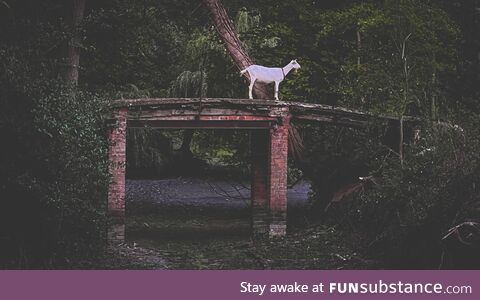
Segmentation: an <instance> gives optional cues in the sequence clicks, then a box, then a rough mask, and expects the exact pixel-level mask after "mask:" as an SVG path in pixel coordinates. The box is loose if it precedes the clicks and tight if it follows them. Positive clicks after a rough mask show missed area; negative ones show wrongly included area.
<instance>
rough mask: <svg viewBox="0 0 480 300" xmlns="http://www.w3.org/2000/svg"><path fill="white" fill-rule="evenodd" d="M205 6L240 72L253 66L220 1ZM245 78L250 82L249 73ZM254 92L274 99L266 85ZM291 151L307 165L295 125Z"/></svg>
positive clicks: (209, 0)
mask: <svg viewBox="0 0 480 300" xmlns="http://www.w3.org/2000/svg"><path fill="white" fill-rule="evenodd" d="M202 2H203V4H204V5H205V6H206V7H207V9H208V11H209V12H210V15H211V17H212V20H213V23H214V24H215V28H216V30H217V32H218V35H219V36H220V38H221V39H222V41H223V44H224V45H225V48H226V49H227V52H228V53H229V54H230V57H231V58H232V60H233V62H234V63H235V65H236V66H237V68H238V70H243V69H245V68H247V67H248V66H250V65H252V64H253V60H252V59H251V58H250V56H249V55H248V53H247V51H246V50H245V48H244V47H243V45H242V42H241V41H240V39H239V37H238V34H237V31H236V30H235V27H234V26H233V22H232V20H230V18H229V17H228V14H227V11H226V10H225V7H223V5H222V3H221V2H220V0H202ZM244 76H245V77H246V78H247V79H248V81H250V78H249V76H248V72H246V73H245V74H244ZM253 92H254V94H255V96H256V97H257V98H260V99H273V90H272V91H271V92H269V89H268V88H267V85H266V84H261V83H258V82H257V83H255V85H254V87H253ZM288 141H289V150H290V152H291V154H292V155H293V158H294V159H295V160H296V161H297V162H299V164H302V165H305V164H304V163H303V156H302V153H303V143H302V139H301V137H300V134H299V133H298V130H297V128H296V127H295V126H293V124H292V125H291V126H290V130H289V140H288Z"/></svg>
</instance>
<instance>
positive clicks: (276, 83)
mask: <svg viewBox="0 0 480 300" xmlns="http://www.w3.org/2000/svg"><path fill="white" fill-rule="evenodd" d="M279 86H280V81H275V100H278V87H279Z"/></svg>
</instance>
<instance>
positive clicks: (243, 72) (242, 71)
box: [240, 69, 247, 77]
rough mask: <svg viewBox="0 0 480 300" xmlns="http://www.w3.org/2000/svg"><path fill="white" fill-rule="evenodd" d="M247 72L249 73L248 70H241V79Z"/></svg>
mask: <svg viewBox="0 0 480 300" xmlns="http://www.w3.org/2000/svg"><path fill="white" fill-rule="evenodd" d="M246 72H247V69H245V70H241V71H240V77H242V76H243V74H245V73H246Z"/></svg>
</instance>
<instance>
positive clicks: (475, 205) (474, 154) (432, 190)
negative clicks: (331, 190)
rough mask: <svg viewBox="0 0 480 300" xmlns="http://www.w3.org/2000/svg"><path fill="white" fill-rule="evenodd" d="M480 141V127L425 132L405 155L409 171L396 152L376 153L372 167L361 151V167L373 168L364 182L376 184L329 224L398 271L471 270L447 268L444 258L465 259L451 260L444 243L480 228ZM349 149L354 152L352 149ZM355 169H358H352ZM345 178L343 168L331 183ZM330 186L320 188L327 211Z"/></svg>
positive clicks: (338, 209) (334, 211) (332, 213)
mask: <svg viewBox="0 0 480 300" xmlns="http://www.w3.org/2000/svg"><path fill="white" fill-rule="evenodd" d="M465 124H478V118H477V120H475V117H472V118H470V119H469V120H468V122H465ZM478 136H479V135H478V127H475V126H471V127H468V128H467V127H465V128H462V127H459V126H451V125H448V124H442V123H440V124H439V123H434V124H424V125H423V126H422V130H421V138H420V139H419V140H418V141H417V142H416V143H415V144H411V145H409V146H407V147H406V149H405V150H406V151H405V152H406V155H405V159H404V162H403V165H402V164H401V162H400V159H399V158H398V155H397V154H396V153H394V152H392V151H383V154H382V152H381V151H380V152H376V155H375V156H376V157H375V158H373V157H371V158H372V159H371V160H367V159H366V158H367V156H365V151H362V150H359V151H357V153H360V156H362V154H361V153H363V158H361V159H359V161H363V162H367V161H370V163H369V164H367V165H366V166H367V167H368V170H370V171H369V173H366V174H365V173H364V174H362V176H365V175H372V176H374V177H375V180H374V183H372V184H371V185H370V186H368V187H366V188H364V189H362V190H361V192H360V193H357V194H356V195H355V196H353V199H351V201H341V202H339V203H333V205H332V206H331V207H330V208H329V210H328V211H327V212H326V217H327V219H328V220H330V222H334V223H337V224H340V225H341V226H342V227H343V228H344V229H345V230H347V231H349V232H351V233H352V235H353V236H355V235H356V236H358V237H359V239H358V238H357V239H353V240H357V241H360V245H357V246H361V247H365V248H366V249H367V250H368V252H369V254H370V255H372V256H374V257H376V258H381V259H382V260H384V261H385V262H386V263H387V264H388V265H389V266H391V267H395V268H437V267H438V266H440V265H442V266H443V267H457V268H458V267H465V266H459V265H458V264H455V263H453V264H450V265H445V264H443V262H442V257H443V256H445V254H448V255H450V256H462V255H465V253H446V251H447V252H448V251H449V249H446V248H444V245H443V244H442V237H443V236H444V235H445V234H446V233H447V231H448V229H449V228H451V227H453V226H455V225H458V224H460V223H462V222H464V221H477V222H478V220H480V209H479V204H480V193H479V191H478V186H477V183H478V182H479V179H480V164H479V163H480V156H479V154H478V153H479V150H480V141H479V138H478ZM346 144H347V145H348V144H350V145H352V144H355V143H352V142H350V143H346ZM356 145H357V146H359V145H360V144H358V143H357V144H356ZM342 148H343V149H348V146H345V145H344V146H343V147H342ZM367 148H368V147H367ZM380 148H382V147H381V146H380ZM368 151H369V152H371V150H368ZM340 153H341V152H340ZM347 161H348V160H347ZM348 165H349V166H354V165H355V164H354V162H352V161H349V162H348ZM323 170H325V167H324V169H323ZM330 172H332V171H331V170H330ZM335 172H336V173H335ZM326 174H327V175H326V176H329V175H328V174H329V173H326ZM330 174H332V173H330ZM339 174H342V172H341V168H340V167H338V166H337V167H336V169H335V170H334V172H333V174H332V175H330V176H332V177H334V178H335V179H334V180H333V181H335V182H340V181H341V180H339V179H338V177H339ZM343 174H350V175H352V176H355V175H360V174H361V173H353V174H352V172H351V171H350V172H343ZM350 180H355V179H354V178H350ZM325 182H326V181H325V180H323V181H317V182H314V190H315V191H316V192H317V193H316V194H314V197H316V198H315V200H316V201H317V202H318V201H320V203H323V206H322V207H325V205H326V204H325V203H326V202H325V201H329V200H330V199H332V198H331V197H332V194H329V195H326V194H325V193H323V194H322V193H321V192H320V191H322V188H323V187H325V186H327V185H328V180H327V183H325ZM347 182H348V181H347ZM337 188H338V187H337ZM322 196H323V197H322ZM322 201H323V202H322ZM469 259H470V265H469V266H467V267H478V266H475V265H473V263H472V262H474V261H477V262H478V259H477V260H473V259H475V258H474V257H470V258H469Z"/></svg>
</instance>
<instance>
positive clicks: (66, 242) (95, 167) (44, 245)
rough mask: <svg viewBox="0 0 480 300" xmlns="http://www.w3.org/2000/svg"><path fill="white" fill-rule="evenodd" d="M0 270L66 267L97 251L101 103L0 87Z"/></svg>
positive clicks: (61, 91) (32, 88)
mask: <svg viewBox="0 0 480 300" xmlns="http://www.w3.org/2000/svg"><path fill="white" fill-rule="evenodd" d="M0 95H1V96H0V98H1V103H2V111H3V112H4V115H3V116H2V120H1V132H2V137H3V146H2V147H1V158H0V159H1V163H0V165H1V166H2V168H3V171H2V173H1V177H2V178H1V182H2V185H1V186H0V193H1V194H2V196H1V199H2V201H1V202H0V220H1V221H0V222H1V225H0V239H2V249H1V250H0V251H2V252H4V253H2V254H1V255H0V259H2V260H3V261H0V265H3V266H5V267H9V268H39V267H42V268H45V267H52V268H53V267H59V266H64V267H65V266H68V265H69V264H71V263H73V262H78V261H79V260H81V259H83V258H87V257H91V256H93V255H96V254H97V253H98V252H97V251H98V250H100V249H101V248H102V247H103V245H104V238H105V204H106V186H107V183H108V177H109V176H108V160H107V152H106V151H107V141H106V138H105V137H106V135H105V128H104V124H103V117H104V113H105V111H106V110H105V108H106V107H107V106H106V102H105V101H103V100H102V99H101V98H99V97H98V96H96V95H92V94H89V93H86V92H82V91H81V90H79V89H75V88H69V87H65V86H62V85H61V84H58V83H56V82H54V81H53V82H46V80H44V81H42V82H34V83H31V82H30V83H26V82H25V81H22V80H18V83H17V82H14V81H10V82H8V81H7V82H4V84H3V85H2V93H0Z"/></svg>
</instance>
